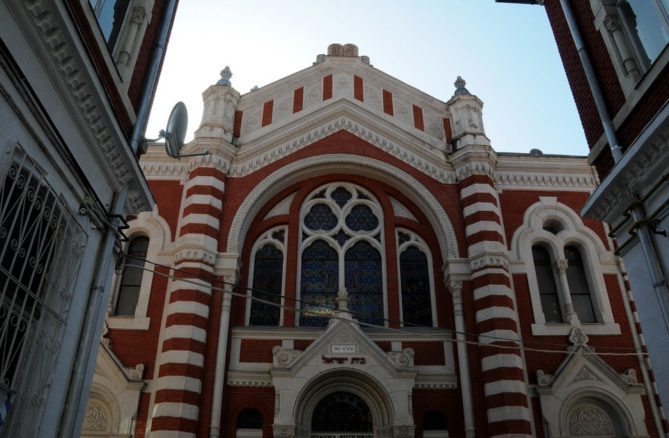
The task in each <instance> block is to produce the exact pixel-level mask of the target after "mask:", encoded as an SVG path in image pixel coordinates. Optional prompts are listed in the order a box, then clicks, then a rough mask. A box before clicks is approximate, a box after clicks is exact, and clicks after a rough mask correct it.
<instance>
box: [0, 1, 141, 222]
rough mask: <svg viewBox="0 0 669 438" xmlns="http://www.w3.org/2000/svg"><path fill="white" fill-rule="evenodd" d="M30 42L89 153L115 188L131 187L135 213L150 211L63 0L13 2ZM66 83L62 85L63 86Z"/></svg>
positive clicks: (137, 173)
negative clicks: (111, 180) (103, 164)
mask: <svg viewBox="0 0 669 438" xmlns="http://www.w3.org/2000/svg"><path fill="white" fill-rule="evenodd" d="M7 5H8V7H10V8H11V9H12V10H13V11H14V12H15V14H16V17H17V19H18V20H19V21H20V22H21V23H22V28H23V30H24V32H26V35H27V36H28V37H29V38H30V39H31V40H32V45H33V47H35V49H36V51H37V53H38V56H40V58H41V60H42V62H44V64H45V70H47V71H48V72H49V74H50V75H51V77H52V78H53V79H54V82H55V84H57V85H56V86H57V88H58V90H59V91H60V94H61V96H63V98H64V101H65V102H66V105H67V106H68V107H69V109H70V111H71V112H70V115H71V116H72V117H73V118H74V119H75V120H76V121H77V122H78V123H80V125H81V126H82V128H83V129H81V133H82V134H83V135H84V137H85V138H86V141H87V143H88V145H89V146H90V149H89V150H90V151H91V152H92V154H93V155H94V156H95V157H96V158H97V160H98V162H100V163H106V165H105V166H101V167H102V168H103V169H104V170H105V171H106V172H107V174H108V175H109V176H110V177H112V178H113V179H114V180H115V185H116V186H117V187H122V186H129V187H130V193H129V195H128V204H129V206H130V207H131V208H132V209H133V210H134V211H141V210H146V209H148V207H149V205H150V203H151V197H150V194H149V189H148V186H147V185H146V182H145V181H144V178H143V177H142V175H141V172H140V169H139V166H138V165H137V163H136V159H135V157H134V155H133V154H132V152H131V151H130V147H129V145H128V144H127V141H126V140H125V137H124V135H123V133H122V130H121V128H120V126H119V125H118V122H117V121H116V120H115V117H114V113H113V111H112V109H111V108H110V106H109V103H108V102H107V101H106V100H105V93H104V91H103V90H102V87H101V85H100V84H99V82H98V80H97V78H96V76H95V74H94V70H93V67H92V66H91V65H90V64H89V61H88V59H87V57H86V56H85V54H84V52H83V48H82V47H81V46H79V42H77V41H75V40H74V39H73V38H72V37H71V35H72V33H73V30H71V29H69V28H68V23H67V22H66V18H65V17H67V16H68V13H67V12H66V11H65V10H64V9H63V5H62V4H61V3H60V2H52V1H46V0H33V1H30V2H9V3H8V4H7ZM61 84H62V85H61Z"/></svg>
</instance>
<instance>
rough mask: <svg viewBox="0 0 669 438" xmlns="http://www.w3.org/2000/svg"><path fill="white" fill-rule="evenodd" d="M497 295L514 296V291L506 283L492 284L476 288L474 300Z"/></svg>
mask: <svg viewBox="0 0 669 438" xmlns="http://www.w3.org/2000/svg"><path fill="white" fill-rule="evenodd" d="M495 295H499V296H503V297H509V298H513V292H512V291H511V288H510V287H508V286H506V285H504V284H490V285H487V286H481V287H477V288H476V289H474V301H476V300H480V299H481V298H485V297H489V296H495Z"/></svg>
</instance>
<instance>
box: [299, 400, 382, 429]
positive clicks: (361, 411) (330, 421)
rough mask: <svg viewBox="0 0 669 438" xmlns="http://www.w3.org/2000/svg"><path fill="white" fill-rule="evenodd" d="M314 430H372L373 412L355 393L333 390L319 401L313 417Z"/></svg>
mask: <svg viewBox="0 0 669 438" xmlns="http://www.w3.org/2000/svg"><path fill="white" fill-rule="evenodd" d="M311 431H312V432H351V433H353V432H372V431H373V422H372V413H371V412H370V410H369V407H368V406H367V404H366V403H365V401H364V400H362V399H361V398H360V397H358V396H357V395H355V394H351V393H350V392H343V391H341V392H333V393H332V394H329V395H326V396H325V397H323V399H321V401H319V402H318V404H317V405H316V408H315V409H314V413H313V416H312V417H311Z"/></svg>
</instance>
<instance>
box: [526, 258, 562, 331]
mask: <svg viewBox="0 0 669 438" xmlns="http://www.w3.org/2000/svg"><path fill="white" fill-rule="evenodd" d="M532 259H533V260H534V272H535V273H536V275H537V284H538V286H539V296H540V297H541V308H542V309H543V311H544V317H545V318H546V322H563V319H562V310H561V306H560V299H559V296H558V289H557V285H556V283H555V275H554V274H553V261H552V260H551V256H550V253H549V252H548V249H547V248H546V247H545V246H544V245H534V246H532Z"/></svg>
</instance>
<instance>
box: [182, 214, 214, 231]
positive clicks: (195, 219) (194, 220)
mask: <svg viewBox="0 0 669 438" xmlns="http://www.w3.org/2000/svg"><path fill="white" fill-rule="evenodd" d="M190 224H196V225H209V226H210V227H212V228H215V229H218V228H219V227H220V226H221V221H219V220H218V218H215V217H214V216H210V215H208V214H200V213H191V214H187V215H186V216H184V217H183V218H181V227H182V228H183V227H185V226H186V225H190Z"/></svg>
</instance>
